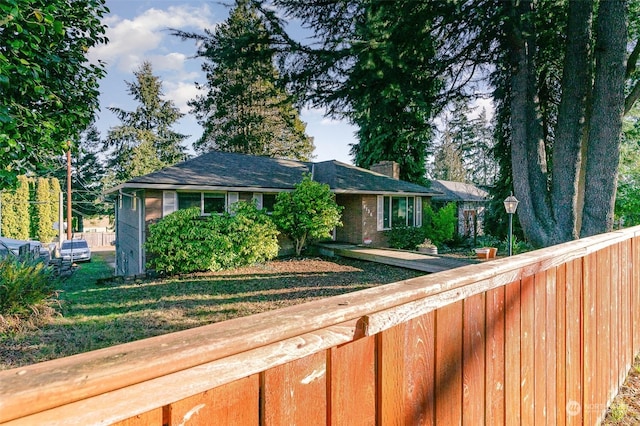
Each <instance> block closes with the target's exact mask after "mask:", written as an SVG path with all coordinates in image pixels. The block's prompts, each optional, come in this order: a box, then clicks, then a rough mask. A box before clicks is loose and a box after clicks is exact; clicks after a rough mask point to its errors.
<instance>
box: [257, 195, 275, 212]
mask: <svg viewBox="0 0 640 426" xmlns="http://www.w3.org/2000/svg"><path fill="white" fill-rule="evenodd" d="M277 195H278V194H276V193H263V194H261V193H254V194H253V199H254V200H255V202H256V207H257V208H258V209H265V210H266V211H267V213H272V212H273V206H274V205H275V204H276V197H277Z"/></svg>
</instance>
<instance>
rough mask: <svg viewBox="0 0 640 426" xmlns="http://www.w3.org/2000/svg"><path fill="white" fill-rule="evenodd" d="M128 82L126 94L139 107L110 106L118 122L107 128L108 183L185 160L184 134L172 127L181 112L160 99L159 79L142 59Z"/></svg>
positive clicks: (118, 181)
mask: <svg viewBox="0 0 640 426" xmlns="http://www.w3.org/2000/svg"><path fill="white" fill-rule="evenodd" d="M134 75H135V77H136V81H135V82H127V86H128V88H129V90H128V92H129V95H131V96H132V97H133V99H135V100H136V101H137V102H138V103H139V106H138V107H137V108H136V110H135V111H126V110H123V109H121V108H116V107H112V108H109V110H110V111H111V112H113V113H114V114H115V115H116V116H117V117H118V119H119V120H120V122H121V124H120V125H118V126H115V127H112V128H111V129H109V133H108V135H107V139H106V141H105V148H106V149H108V150H109V158H108V164H107V166H108V167H107V168H108V170H109V182H110V183H111V184H117V183H120V182H124V181H126V180H129V179H131V178H133V177H135V176H140V175H142V174H146V173H151V172H153V171H156V170H159V169H161V168H163V167H166V166H170V165H173V164H175V163H177V162H180V161H182V160H184V159H186V153H185V147H184V146H182V145H181V144H182V142H183V141H184V140H185V139H186V138H187V136H185V135H182V134H180V133H177V132H175V131H173V130H172V129H171V127H172V126H173V125H174V124H175V123H176V122H177V121H178V120H179V119H180V118H182V116H183V115H184V114H182V113H181V112H180V111H179V110H178V108H177V107H176V106H175V105H174V103H173V101H167V100H163V99H162V96H163V93H162V82H161V80H160V79H159V77H157V76H154V75H153V70H152V67H151V63H149V62H144V63H143V64H142V65H141V66H140V68H139V69H138V70H137V71H135V72H134Z"/></svg>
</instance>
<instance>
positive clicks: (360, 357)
mask: <svg viewBox="0 0 640 426" xmlns="http://www.w3.org/2000/svg"><path fill="white" fill-rule="evenodd" d="M375 349H376V337H375V336H367V337H363V338H361V339H357V340H355V341H353V342H351V343H346V344H344V345H340V346H337V347H334V348H331V349H330V350H329V354H330V356H329V380H330V383H329V387H330V400H329V416H328V417H329V421H330V422H331V424H332V425H354V426H358V425H375V423H376V370H375Z"/></svg>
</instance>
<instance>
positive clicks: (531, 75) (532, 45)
mask: <svg viewBox="0 0 640 426" xmlns="http://www.w3.org/2000/svg"><path fill="white" fill-rule="evenodd" d="M531 12H532V3H531V2H529V1H523V2H520V3H519V4H518V5H514V7H513V9H512V17H513V20H512V24H511V25H512V26H511V28H510V30H511V37H510V39H511V43H510V50H511V58H512V60H513V63H512V66H513V71H512V74H511V100H510V105H511V161H512V164H513V172H512V174H513V187H514V192H515V195H516V198H518V200H519V201H520V205H519V207H518V218H519V220H520V224H521V225H522V229H523V231H524V233H525V238H526V239H527V240H529V241H531V242H532V243H533V244H535V245H546V243H547V241H548V239H549V233H548V231H549V230H552V229H553V226H551V225H552V221H553V217H552V214H551V210H550V207H549V204H548V202H547V201H548V190H547V183H546V172H547V169H546V167H547V165H546V155H545V151H544V141H543V138H542V125H541V123H540V121H539V118H538V117H539V114H538V106H537V103H536V92H537V89H536V69H535V62H534V56H535V52H536V42H535V33H534V29H533V26H532V25H531V24H529V22H530V19H529V18H530V17H528V16H527V15H528V14H530V13H531Z"/></svg>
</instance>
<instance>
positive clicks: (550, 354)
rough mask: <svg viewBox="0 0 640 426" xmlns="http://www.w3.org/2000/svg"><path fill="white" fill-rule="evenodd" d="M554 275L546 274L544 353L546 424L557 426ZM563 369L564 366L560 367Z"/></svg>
mask: <svg viewBox="0 0 640 426" xmlns="http://www.w3.org/2000/svg"><path fill="white" fill-rule="evenodd" d="M556 273H557V267H553V268H550V269H549V270H548V271H547V272H546V280H545V281H546V298H547V299H546V301H547V306H546V320H545V322H546V335H545V344H546V346H547V353H546V375H545V378H546V385H547V389H546V397H547V401H546V407H547V408H546V413H545V414H546V423H547V424H552V425H557V424H558V421H557V416H556V409H555V407H556V403H557V386H558V383H557V382H556V379H557V369H558V365H559V364H558V362H557V352H556V351H557V346H556V341H557V330H556V327H557V316H558V315H557V313H558V307H557V300H556V298H557V291H556ZM560 368H562V369H564V366H562V367H560Z"/></svg>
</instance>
